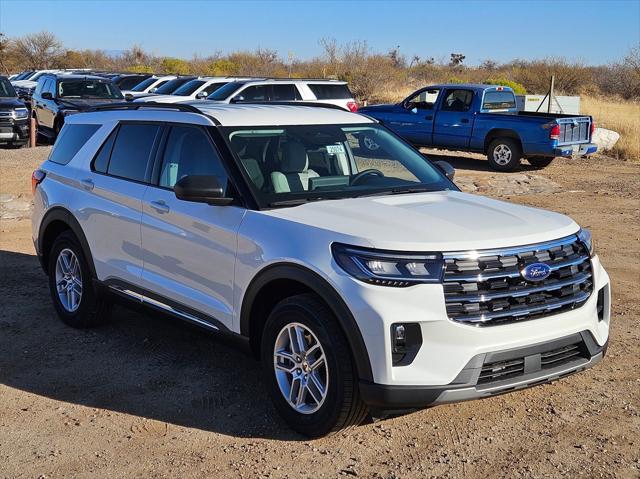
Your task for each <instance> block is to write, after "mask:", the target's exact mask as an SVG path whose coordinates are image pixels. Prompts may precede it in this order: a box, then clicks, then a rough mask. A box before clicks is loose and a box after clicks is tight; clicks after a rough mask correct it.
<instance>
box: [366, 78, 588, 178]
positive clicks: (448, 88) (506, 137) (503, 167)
mask: <svg viewBox="0 0 640 479" xmlns="http://www.w3.org/2000/svg"><path fill="white" fill-rule="evenodd" d="M359 113H364V114H365V115H368V116H371V117H373V118H375V119H377V120H379V121H380V122H381V123H383V124H384V125H386V126H387V127H388V128H390V129H391V130H393V131H395V132H396V133H397V134H398V135H400V136H402V137H403V138H405V139H406V140H408V141H409V142H411V143H413V144H414V145H416V146H425V147H432V148H442V149H446V150H455V151H473V152H478V153H483V154H486V155H487V159H488V160H489V164H490V165H491V167H492V168H493V169H495V170H498V171H513V170H515V169H517V168H518V167H519V165H520V160H521V159H522V158H526V159H527V161H528V162H529V163H530V164H531V165H533V166H535V167H539V168H542V167H545V166H547V165H548V164H549V163H551V161H552V160H553V159H554V158H555V157H557V156H565V157H568V156H573V155H579V156H583V155H588V154H591V153H594V152H595V151H596V149H597V147H596V145H594V144H592V143H591V135H592V133H593V130H594V128H595V125H594V122H593V119H592V118H591V117H590V116H575V115H564V114H555V113H534V112H524V111H518V110H517V108H516V97H515V94H514V93H513V90H512V89H511V88H508V87H504V86H494V85H472V84H452V85H434V86H429V87H426V88H422V89H420V90H418V91H416V92H414V93H412V94H411V95H409V96H408V97H407V98H406V99H404V100H403V101H401V102H400V103H397V104H394V105H373V106H368V107H363V108H361V109H360V110H359ZM359 141H360V147H361V148H366V149H368V150H370V151H372V150H376V149H377V148H379V146H378V144H377V143H376V141H375V138H373V137H368V136H362V137H360V138H359Z"/></svg>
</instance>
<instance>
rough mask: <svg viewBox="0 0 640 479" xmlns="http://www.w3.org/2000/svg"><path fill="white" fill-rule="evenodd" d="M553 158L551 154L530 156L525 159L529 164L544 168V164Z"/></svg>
mask: <svg viewBox="0 0 640 479" xmlns="http://www.w3.org/2000/svg"><path fill="white" fill-rule="evenodd" d="M554 159H555V158H554V157H553V156H532V157H529V158H527V161H528V162H529V164H530V165H531V166H535V167H536V168H544V167H545V166H549V165H550V164H551V162H552V161H553V160H554Z"/></svg>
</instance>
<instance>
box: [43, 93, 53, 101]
mask: <svg viewBox="0 0 640 479" xmlns="http://www.w3.org/2000/svg"><path fill="white" fill-rule="evenodd" d="M42 99H43V100H53V95H52V94H51V92H50V91H45V92H44V93H42Z"/></svg>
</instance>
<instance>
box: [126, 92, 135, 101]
mask: <svg viewBox="0 0 640 479" xmlns="http://www.w3.org/2000/svg"><path fill="white" fill-rule="evenodd" d="M124 99H125V100H127V101H133V95H132V94H131V93H125V95H124Z"/></svg>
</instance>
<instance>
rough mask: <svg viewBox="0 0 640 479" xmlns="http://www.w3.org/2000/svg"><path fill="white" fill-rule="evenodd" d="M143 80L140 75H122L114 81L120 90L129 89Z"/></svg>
mask: <svg viewBox="0 0 640 479" xmlns="http://www.w3.org/2000/svg"><path fill="white" fill-rule="evenodd" d="M143 80H144V79H143V78H140V77H124V78H119V79H118V80H116V81H115V83H116V84H117V85H118V88H120V90H131V89H132V88H134V87H135V86H136V85H138V84H139V83H140V82H142V81H143Z"/></svg>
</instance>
